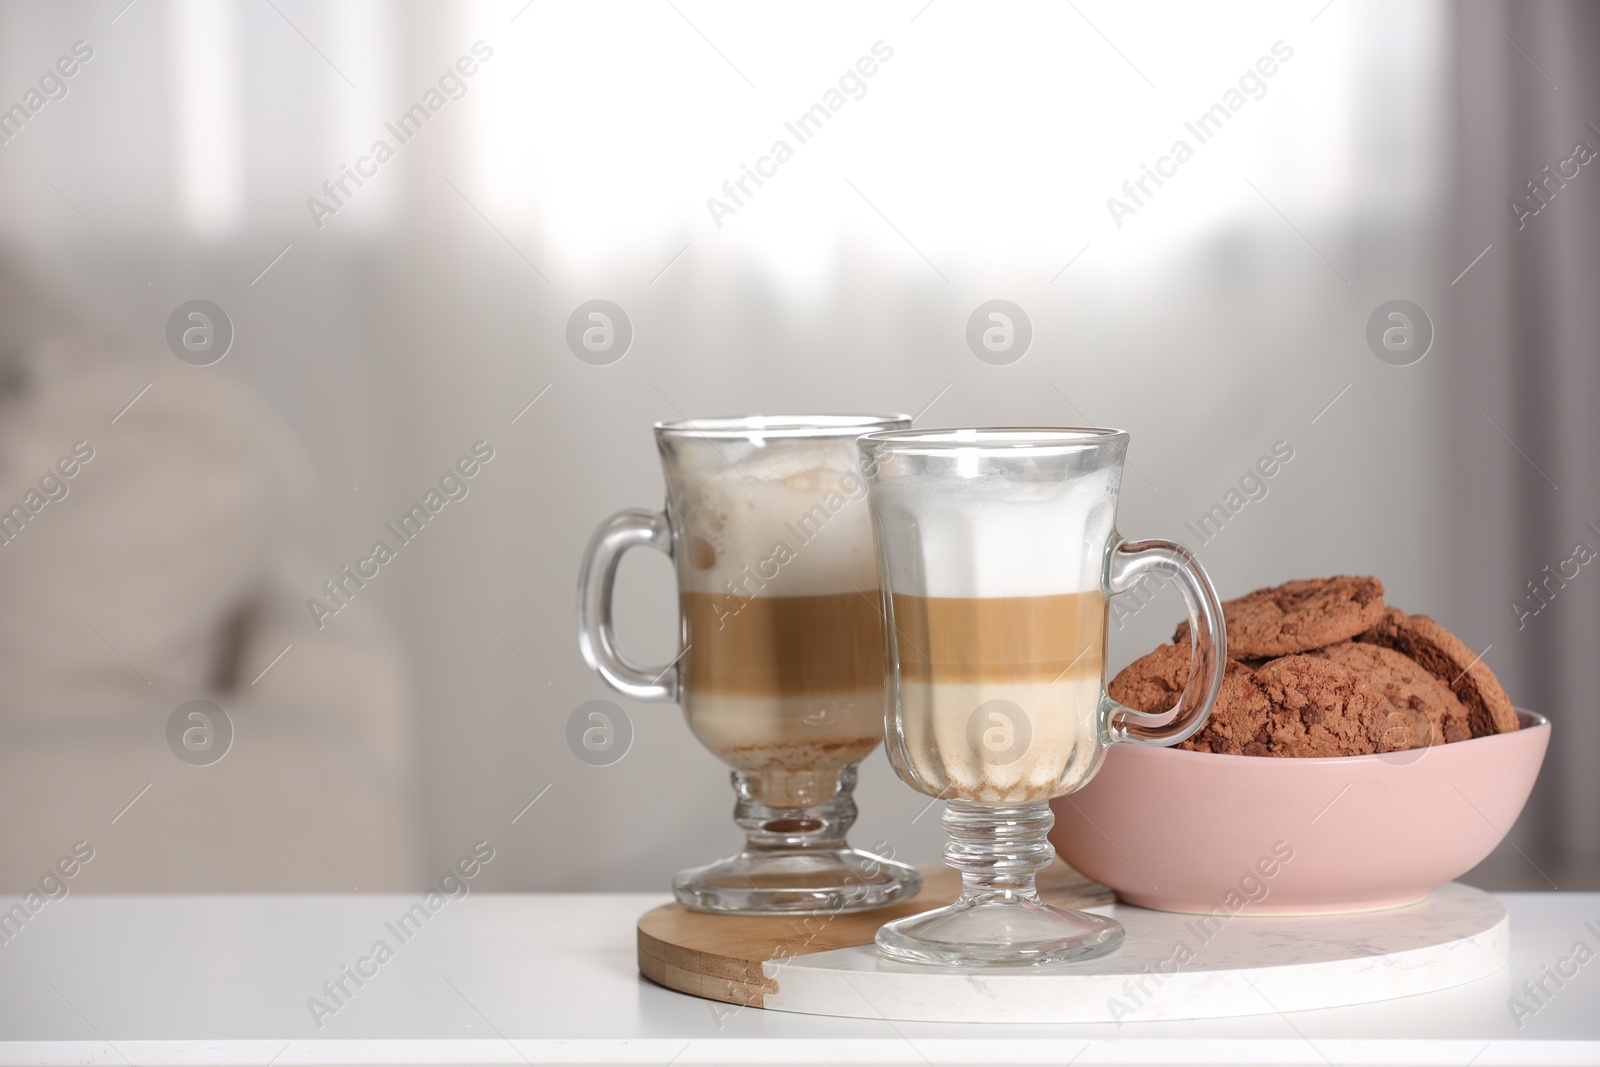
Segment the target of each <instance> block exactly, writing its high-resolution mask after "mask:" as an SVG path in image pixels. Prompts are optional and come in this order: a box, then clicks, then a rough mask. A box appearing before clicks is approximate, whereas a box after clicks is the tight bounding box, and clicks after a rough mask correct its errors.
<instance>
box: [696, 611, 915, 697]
mask: <svg viewBox="0 0 1600 1067" xmlns="http://www.w3.org/2000/svg"><path fill="white" fill-rule="evenodd" d="M678 601H679V608H680V610H681V611H682V613H683V620H684V628H685V632H684V638H685V642H686V647H687V648H688V651H687V652H686V653H685V654H684V657H683V667H684V672H683V684H684V687H685V688H686V689H687V690H688V691H689V692H690V693H697V692H699V693H705V692H715V693H721V694H726V695H740V696H774V697H803V696H805V695H806V694H812V693H831V692H838V691H841V690H862V689H875V690H877V691H878V692H880V693H881V692H882V691H883V620H882V617H881V616H880V614H879V603H878V597H877V590H876V589H864V590H862V591H861V592H860V593H857V592H854V591H852V592H849V593H828V594H823V595H820V596H765V597H753V598H751V599H748V600H743V599H740V598H738V597H734V596H720V595H714V594H708V593H692V592H691V593H683V594H680V596H679V598H678ZM879 710H880V711H881V708H880V709H879Z"/></svg>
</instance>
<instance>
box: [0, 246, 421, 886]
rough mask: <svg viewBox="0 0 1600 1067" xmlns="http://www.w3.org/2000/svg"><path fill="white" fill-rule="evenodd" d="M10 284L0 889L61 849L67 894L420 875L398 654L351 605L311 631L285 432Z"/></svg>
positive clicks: (2, 524)
mask: <svg viewBox="0 0 1600 1067" xmlns="http://www.w3.org/2000/svg"><path fill="white" fill-rule="evenodd" d="M14 282H15V279H4V278H3V277H0V335H4V336H0V341H3V343H0V813H4V814H3V815H0V893H6V894H25V893H27V892H28V891H29V890H30V889H31V888H36V887H37V886H38V885H39V883H40V881H41V878H44V877H45V876H47V874H48V872H50V871H51V870H52V869H54V868H55V865H56V864H57V861H58V860H59V859H60V858H61V857H63V856H66V855H68V854H71V853H72V852H73V850H74V848H77V849H78V853H77V854H78V855H79V856H80V857H81V855H82V853H83V851H84V850H85V849H87V850H89V851H91V852H92V854H93V856H92V859H90V860H89V861H87V862H83V863H80V864H73V865H72V866H73V867H74V868H75V873H74V876H73V878H72V880H71V884H70V885H69V886H67V890H68V891H78V890H90V891H183V890H331V889H351V888H360V889H362V890H383V889H390V890H393V889H401V888H406V887H409V886H411V885H413V884H416V883H417V881H418V877H417V876H418V871H419V866H418V864H419V859H418V857H419V854H420V851H421V850H420V845H419V841H418V837H419V829H418V827H419V825H420V823H419V819H418V817H417V815H418V812H417V802H416V797H415V796H414V790H413V788H412V782H413V781H414V776H413V774H412V769H413V753H412V742H411V737H412V732H413V724H412V721H411V708H410V706H409V703H408V691H409V688H408V684H407V681H406V678H405V671H404V669H403V660H402V656H401V654H400V651H399V649H398V647H397V644H396V642H395V640H394V639H393V637H392V635H391V634H390V632H389V631H388V630H387V628H386V627H385V626H384V625H383V622H382V620H381V619H378V618H375V617H374V616H373V615H372V614H371V613H370V612H360V613H358V612H352V613H350V617H349V618H348V619H346V618H343V617H341V620H340V625H339V626H338V627H328V628H327V629H325V630H322V631H318V630H317V629H316V628H315V627H314V626H312V625H311V624H310V622H309V620H308V618H307V616H306V610H305V607H304V598H305V596H306V595H307V593H306V591H307V590H308V589H315V588H316V578H315V575H314V569H313V568H309V567H301V566H298V565H297V564H296V562H295V560H296V556H295V551H294V548H293V544H292V542H293V539H294V530H295V523H294V515H295V513H296V510H297V506H298V505H299V504H300V499H299V498H300V497H302V496H303V495H304V494H303V492H301V491H299V490H298V489H297V482H296V479H295V477H294V475H293V467H294V463H293V461H292V457H291V454H290V453H289V452H288V451H287V448H286V446H285V445H284V444H283V442H282V441H280V440H278V437H279V435H280V434H282V433H285V432H287V431H286V428H284V427H282V426H281V425H275V424H274V423H273V421H272V420H275V419H276V416H275V415H273V414H272V412H271V410H270V408H267V407H266V406H265V405H264V403H262V401H261V400H260V398H259V397H256V396H255V395H253V393H252V392H251V391H250V390H249V388H248V387H245V386H241V385H240V384H239V383H238V382H237V381H235V380H233V379H231V378H230V377H229V376H228V375H227V373H226V372H225V371H224V370H223V369H222V368H220V367H217V366H213V367H206V368H197V367H191V366H188V365H186V364H184V363H182V362H180V361H179V360H177V359H175V358H173V357H172V356H171V355H170V354H169V353H167V352H165V351H164V350H162V349H160V348H159V347H156V348H154V349H151V348H150V347H148V346H145V347H141V346H138V345H131V344H129V343H128V342H126V341H125V340H121V339H118V338H113V337H105V336H98V335H95V334H92V333H84V332H80V331H78V330H75V329H71V328H67V329H62V328H59V327H58V325H57V324H56V323H55V322H53V321H47V320H42V319H41V316H40V315H39V314H38V313H37V309H36V308H35V307H34V305H33V303H32V301H31V300H29V299H28V298H26V297H23V296H21V295H20V292H21V287H20V286H19V285H17V284H9V283H14ZM30 327H31V328H30ZM136 398H137V399H136ZM130 403H131V406H129V405H130ZM290 444H291V446H297V442H291V443H290ZM69 471H70V474H69V473H68V472H69ZM19 509H20V510H19ZM285 649H287V651H285ZM280 654H281V656H280ZM263 672H264V673H263ZM194 700H207V701H210V702H212V704H214V705H215V706H216V707H218V708H220V709H221V712H220V714H213V715H212V716H211V717H212V718H217V719H221V720H225V721H221V722H218V723H214V724H212V726H213V727H215V728H216V729H217V730H219V731H220V733H219V734H218V736H219V737H220V736H222V735H223V734H226V733H231V735H232V736H231V742H230V743H229V744H227V745H226V746H225V754H223V755H222V756H221V758H220V759H214V760H213V759H211V758H210V756H214V755H216V754H217V752H220V751H223V749H220V748H219V749H216V750H212V751H211V753H210V756H207V757H205V758H201V759H195V758H193V757H191V758H188V759H186V758H184V754H183V751H181V750H182V745H181V744H175V743H174V742H173V740H172V738H173V736H174V731H173V729H171V728H170V727H171V724H172V720H173V718H174V714H175V712H176V710H177V709H178V708H180V707H181V706H183V705H185V704H187V703H188V702H190V701H194ZM198 706H200V707H204V705H198ZM180 717H182V716H180ZM194 721H195V722H200V720H194ZM183 725H184V728H187V727H188V722H187V719H186V721H185V723H184V724H183ZM177 736H182V733H181V730H180V731H178V734H177Z"/></svg>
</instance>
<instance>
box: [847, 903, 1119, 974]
mask: <svg viewBox="0 0 1600 1067" xmlns="http://www.w3.org/2000/svg"><path fill="white" fill-rule="evenodd" d="M1122 937H1123V931H1122V924H1121V923H1118V922H1117V921H1116V920H1114V919H1107V918H1105V917H1104V916H1100V915H1092V914H1089V913H1088V912H1081V911H1069V910H1068V909H1066V908H1058V907H1056V906H1054V905H1052V904H1046V903H1044V902H1043V901H1040V900H1037V899H1026V898H1013V899H1009V900H983V901H973V902H967V901H957V902H956V903H954V904H952V905H950V906H949V907H947V908H939V909H938V910H936V911H930V912H925V913H923V914H921V915H912V916H910V917H908V918H905V919H897V920H895V921H894V922H892V923H887V924H885V925H884V926H883V927H881V928H880V929H879V930H878V937H877V943H878V951H880V952H882V953H883V954H884V955H885V956H888V957H889V958H890V959H895V960H904V961H906V962H907V963H939V964H947V965H948V964H955V965H970V966H983V967H991V966H994V965H996V964H1041V963H1067V962H1070V961H1073V960H1083V959H1088V958H1089V957H1091V956H1100V955H1103V954H1105V953H1107V952H1110V951H1112V950H1113V949H1115V948H1116V947H1117V946H1118V945H1120V944H1122Z"/></svg>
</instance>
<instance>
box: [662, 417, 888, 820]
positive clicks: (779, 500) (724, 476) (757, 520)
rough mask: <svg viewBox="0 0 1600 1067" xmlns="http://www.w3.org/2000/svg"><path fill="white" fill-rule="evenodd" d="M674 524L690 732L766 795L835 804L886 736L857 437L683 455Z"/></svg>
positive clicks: (728, 446) (879, 630) (769, 801)
mask: <svg viewBox="0 0 1600 1067" xmlns="http://www.w3.org/2000/svg"><path fill="white" fill-rule="evenodd" d="M669 482H670V485H671V498H670V503H669V510H670V511H671V512H672V518H673V521H674V523H675V525H676V526H677V527H678V532H677V533H676V538H677V541H676V543H675V546H674V554H675V556H676V558H677V566H678V579H679V602H680V610H681V615H682V620H683V647H684V649H685V651H684V653H683V664H682V671H681V678H682V692H681V694H680V700H681V701H682V704H683V708H684V713H685V715H686V716H687V718H688V723H689V728H690V729H691V730H692V731H693V732H694V735H695V736H696V737H697V738H699V740H700V741H701V743H702V744H704V745H705V746H706V747H707V748H709V749H710V750H711V751H712V752H713V753H714V754H716V756H717V757H718V758H720V759H721V760H722V761H723V762H725V763H727V764H728V765H729V766H731V767H733V768H735V769H736V770H739V771H743V772H745V773H746V774H748V775H752V776H756V777H758V778H759V779H760V790H759V791H760V792H761V794H762V799H763V802H764V803H765V804H766V805H768V806H769V807H775V808H788V807H792V808H802V807H809V806H812V805H815V804H819V803H823V802H825V801H827V800H829V799H830V798H831V797H832V796H833V795H834V792H835V789H836V787H837V782H838V779H839V772H840V771H841V770H842V769H843V768H844V767H847V766H849V765H852V764H854V763H856V762H858V761H859V760H861V759H862V758H863V757H864V756H866V755H867V754H868V753H869V752H871V751H872V749H873V747H874V746H876V745H877V744H878V742H879V741H880V740H881V739H882V737H883V712H884V641H883V621H882V607H881V604H880V597H879V593H878V579H877V567H876V563H875V560H874V553H873V545H872V529H871V523H870V521H869V518H868V512H867V504H866V486H865V483H864V482H863V480H862V476H861V473H860V470H859V468H858V466H857V459H856V453H855V444H854V440H853V439H852V438H848V437H846V438H842V439H840V438H832V439H820V440H819V439H778V438H774V439H770V440H767V441H765V442H762V443H760V444H759V445H757V444H754V443H752V442H748V441H729V442H719V444H718V448H717V449H715V450H713V449H709V448H693V449H684V450H683V451H682V452H681V453H680V454H679V455H678V456H677V462H676V466H675V470H674V471H673V473H672V474H671V475H670V476H669Z"/></svg>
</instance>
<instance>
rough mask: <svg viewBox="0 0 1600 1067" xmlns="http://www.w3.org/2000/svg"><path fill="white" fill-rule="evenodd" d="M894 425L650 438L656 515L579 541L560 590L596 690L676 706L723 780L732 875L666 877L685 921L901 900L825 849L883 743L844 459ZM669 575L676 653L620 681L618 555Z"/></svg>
mask: <svg viewBox="0 0 1600 1067" xmlns="http://www.w3.org/2000/svg"><path fill="white" fill-rule="evenodd" d="M910 424H911V420H910V419H909V418H907V417H906V416H904V415H866V416H855V415H820V416H760V415H756V416H751V417H748V418H733V419H695V420H687V421H682V422H662V423H657V424H656V427H655V436H656V445H657V447H658V448H659V450H660V452H661V467H662V471H663V473H664V474H665V476H666V483H667V507H666V511H665V512H664V513H656V512H650V511H636V510H635V511H622V512H618V513H617V514H616V515H613V516H612V517H611V518H610V519H608V520H606V522H604V523H602V524H601V526H600V528H599V529H598V530H597V531H595V535H594V538H593V540H592V541H591V542H590V543H589V549H588V552H587V554H586V555H585V557H584V561H583V569H582V573H581V575H580V577H579V583H578V643H579V646H580V648H581V649H582V651H583V656H584V659H585V660H587V661H588V663H589V666H590V667H592V668H593V669H594V671H595V672H596V673H597V674H599V675H600V677H601V678H602V679H604V680H605V681H606V682H607V683H608V684H609V685H611V686H612V688H614V689H616V690H617V691H618V692H620V693H623V694H625V695H627V696H631V697H634V698H636V699H639V700H656V701H674V700H675V701H678V702H679V703H680V704H681V705H682V706H683V711H684V716H685V718H686V719H687V721H688V725H689V729H690V730H691V731H692V732H693V733H694V735H695V737H696V738H698V739H699V741H700V742H701V744H703V745H705V746H706V747H707V748H708V749H710V750H711V752H712V753H713V754H714V755H715V756H716V757H717V758H718V759H720V760H722V762H723V763H726V764H727V765H729V766H730V767H732V768H733V775H732V777H733V786H734V791H735V793H736V794H737V802H736V805H735V807H734V819H735V821H737V822H738V824H739V825H740V826H741V827H743V829H744V830H745V833H746V841H745V847H744V849H743V851H741V852H739V853H738V854H737V855H735V856H733V857H731V858H729V859H724V860H722V861H719V862H716V863H712V864H710V865H708V866H704V867H698V868H694V869H692V870H686V871H682V872H680V873H679V874H678V876H677V877H676V878H675V879H674V880H673V884H672V888H673V892H674V894H675V895H676V897H677V899H678V901H679V902H680V903H683V904H685V905H687V906H689V907H691V908H694V909H696V910H700V911H714V912H741V913H746V914H750V913H763V912H766V913H772V912H796V911H801V912H810V911H816V910H822V909H828V910H834V911H845V910H861V909H865V908H875V907H881V906H883V905H885V904H891V903H894V902H895V901H899V900H903V899H907V898H909V897H912V896H914V895H916V893H917V891H918V889H920V888H921V884H922V879H921V876H920V875H918V874H917V872H916V871H915V870H914V869H912V868H911V867H908V866H906V865H904V864H901V863H894V862H892V861H890V860H887V859H884V858H882V857H879V856H875V855H873V854H871V853H868V852H860V851H857V850H855V849H852V848H850V847H849V846H848V845H847V844H846V842H845V833H846V831H847V830H848V829H849V827H850V825H851V824H852V823H853V822H855V818H856V806H855V802H854V800H852V799H851V793H852V791H853V790H854V788H855V782H856V764H857V763H859V762H860V761H861V760H862V759H863V758H865V757H866V755H867V754H868V753H870V752H871V751H872V750H873V749H874V748H876V747H877V746H878V743H879V742H880V741H881V740H882V739H883V708H884V685H885V677H886V675H885V671H884V665H883V655H884V637H883V619H882V614H881V608H880V601H879V596H878V575H877V568H876V563H875V556H874V552H873V547H872V527H871V523H870V521H869V519H868V515H867V506H866V485H865V483H864V482H863V481H862V477H861V469H860V466H859V464H858V461H857V454H856V446H855V442H856V439H857V438H858V437H860V436H861V435H862V434H864V433H868V432H871V431H874V430H885V429H894V428H897V427H906V426H909V425H910ZM635 545H649V546H650V547H652V548H655V549H659V550H660V551H662V552H665V553H667V555H669V556H671V557H672V560H673V563H674V569H675V570H676V572H677V580H678V604H679V615H680V627H681V644H680V646H679V647H680V648H681V649H682V652H681V653H680V654H679V656H678V658H677V659H675V660H674V661H673V662H672V663H669V664H667V665H665V666H660V667H646V666H640V665H638V664H636V663H634V662H633V661H632V660H630V659H629V658H628V657H627V655H626V654H625V653H624V652H623V651H622V650H621V648H620V647H618V644H617V638H616V633H615V629H614V627H613V620H612V603H611V602H612V589H613V587H614V585H615V582H616V573H617V564H618V562H619V561H620V559H621V556H622V553H623V552H625V551H626V550H627V549H629V548H632V547H633V546H635Z"/></svg>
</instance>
